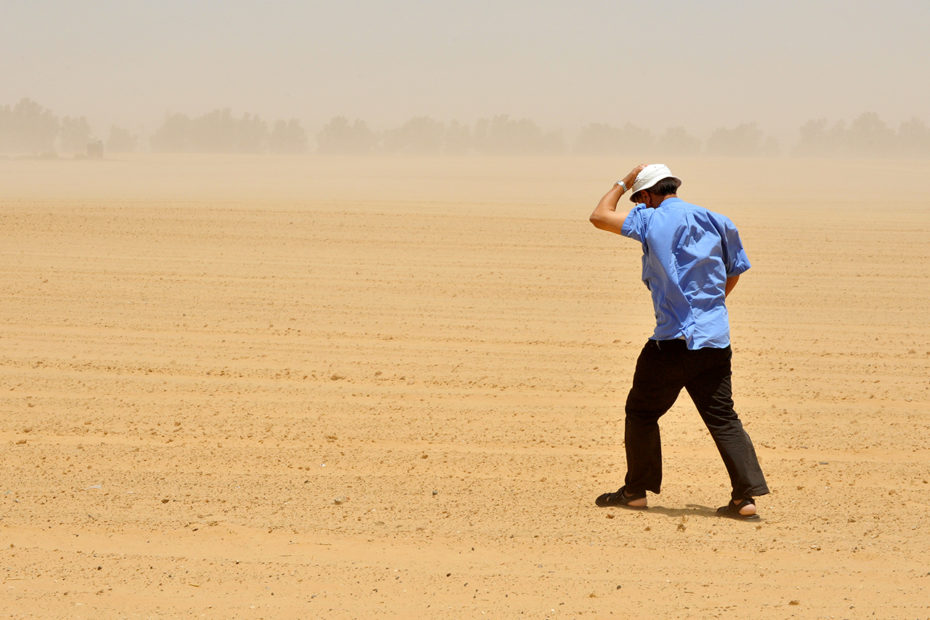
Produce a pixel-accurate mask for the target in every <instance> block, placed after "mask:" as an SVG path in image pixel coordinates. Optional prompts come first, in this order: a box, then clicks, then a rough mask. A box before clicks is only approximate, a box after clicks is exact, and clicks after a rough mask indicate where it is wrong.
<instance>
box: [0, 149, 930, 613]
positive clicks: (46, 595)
mask: <svg viewBox="0 0 930 620" xmlns="http://www.w3.org/2000/svg"><path fill="white" fill-rule="evenodd" d="M635 163H637V162H633V161H629V162H627V161H616V160H610V161H607V160H586V159H569V158H565V159H525V160H520V161H510V160H503V159H501V160H479V159H440V160H437V161H417V160H384V159H375V158H372V159H364V160H354V161H353V160H342V159H314V158H305V159H300V158H296V159H286V158H284V159H271V158H235V157H229V158H197V157H190V158H186V159H182V160H169V159H162V158H156V157H137V158H130V159H124V160H117V159H114V160H110V161H102V162H89V161H20V160H0V252H2V258H3V260H2V264H0V290H2V296H3V297H2V298H3V301H2V303H0V414H2V415H0V444H2V460H0V609H2V610H3V614H4V615H9V616H13V617H74V618H89V617H152V616H206V617H265V618H281V617H294V618H297V617H327V618H343V617H345V618H349V617H356V618H366V617H371V616H391V617H482V616H490V617H514V616H519V615H526V616H529V617H597V618H600V617H609V616H618V617H622V616H627V615H629V614H630V613H636V614H642V615H649V616H654V617H730V616H732V615H733V614H737V615H739V616H746V615H750V616H754V617H762V618H785V617H802V618H821V617H822V618H830V617H832V618H858V617H872V616H875V617H882V618H927V617H930V562H928V561H927V555H928V551H930V536H928V534H927V532H928V529H927V524H926V513H927V509H928V505H930V500H928V491H930V447H928V436H930V415H928V410H930V379H928V377H930V327H928V318H930V312H928V307H930V275H928V269H927V267H928V265H930V244H928V241H927V239H928V234H930V190H927V188H926V183H925V182H924V179H926V178H927V177H928V174H930V163H928V162H885V163H881V162H855V161H850V162H825V161H807V162H794V161H783V160H773V161H767V160H747V161H723V160H708V161H695V160H682V161H668V162H666V163H669V164H670V165H671V166H672V169H673V170H675V171H676V172H678V173H679V174H680V175H681V176H682V177H683V178H684V180H685V185H684V187H683V188H682V191H681V195H682V197H684V198H686V199H689V200H691V201H693V202H697V203H700V204H704V205H706V206H708V207H711V208H714V209H715V210H718V211H722V212H724V213H727V214H728V215H730V216H731V218H732V219H733V220H734V221H735V222H736V223H737V225H738V226H739V227H740V230H741V232H742V236H743V241H744V243H745V245H746V247H747V250H748V253H749V256H750V259H751V260H752V262H753V269H752V270H751V271H750V272H748V273H747V274H746V276H744V277H743V279H742V280H741V281H740V284H739V286H738V288H737V290H736V292H735V293H734V294H733V296H732V298H731V304H730V306H731V317H732V328H733V329H732V332H733V346H734V370H735V375H734V384H735V387H734V389H735V398H736V403H737V409H738V411H739V412H740V413H741V416H742V418H743V421H744V424H745V425H746V428H747V430H748V431H749V433H750V434H751V436H752V437H753V439H754V441H755V444H756V448H757V451H758V453H759V456H760V460H761V461H762V464H763V468H764V470H765V472H766V474H767V477H768V480H769V485H770V487H771V489H772V493H771V494H770V495H768V496H766V497H764V498H761V499H760V500H759V509H760V512H761V514H762V516H763V520H762V521H761V522H760V523H741V522H735V521H730V520H726V519H720V518H718V517H715V516H714V508H715V507H716V506H718V505H720V504H722V503H724V502H725V501H726V499H727V498H728V487H727V484H726V482H727V481H726V476H725V472H724V470H723V466H722V464H721V462H720V459H719V457H718V456H717V454H716V452H715V450H714V447H713V445H712V442H711V440H710V438H709V436H708V435H707V432H706V430H705V429H704V428H703V427H702V425H701V422H700V419H699V417H698V415H697V414H696V412H695V411H694V410H693V406H692V405H691V403H690V402H689V401H688V400H687V398H686V397H682V398H681V399H680V400H679V402H678V403H677V404H676V406H675V407H674V408H673V409H672V411H671V412H670V413H669V414H668V415H667V416H666V418H664V422H663V427H662V428H663V440H664V446H663V449H664V454H665V465H666V476H665V484H664V488H663V493H662V494H661V495H659V496H651V497H650V503H651V508H650V510H649V511H647V512H631V511H625V510H623V509H599V508H596V507H595V506H594V504H593V500H594V498H595V497H596V496H597V495H598V494H599V493H602V492H604V491H608V490H615V489H616V488H617V487H618V486H619V485H620V483H621V479H622V475H623V473H624V457H623V453H622V418H623V412H622V405H623V401H624V398H625V395H626V391H627V389H628V383H629V380H630V377H631V374H632V370H633V363H634V361H635V358H636V356H637V354H638V352H639V349H640V347H641V346H642V344H643V343H644V341H645V339H646V337H647V336H648V335H649V334H650V333H651V322H650V321H651V306H650V302H649V296H648V293H647V291H646V289H645V288H644V287H643V286H642V284H641V282H640V281H639V261H640V258H639V256H640V250H639V247H638V245H637V244H636V243H633V242H631V241H629V240H625V239H622V238H620V237H616V236H613V235H609V234H606V233H603V232H600V231H597V230H595V229H594V228H593V227H591V226H590V224H589V223H588V222H587V216H588V214H589V213H590V211H591V209H592V208H593V206H594V204H595V203H596V201H597V199H598V198H600V196H601V194H602V193H603V192H604V191H606V189H607V188H608V187H609V185H610V183H611V181H612V180H613V179H615V178H619V176H620V175H622V174H623V173H625V172H626V171H627V170H628V169H629V168H630V167H632V165H633V164H635Z"/></svg>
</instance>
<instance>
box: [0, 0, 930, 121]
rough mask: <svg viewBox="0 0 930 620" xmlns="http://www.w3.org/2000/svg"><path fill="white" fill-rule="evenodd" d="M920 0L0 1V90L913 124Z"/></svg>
mask: <svg viewBox="0 0 930 620" xmlns="http://www.w3.org/2000/svg"><path fill="white" fill-rule="evenodd" d="M928 32H930V0H883V1H881V2H877V1H865V2H849V1H848V0H843V1H841V0H808V1H806V2H795V1H792V0H782V1H777V2H776V1H769V2H753V1H751V0H744V1H737V0H702V1H698V0H687V1H686V0H682V1H672V0H664V1H661V0H660V1H655V0H653V1H651V2H635V3H634V2H623V1H619V0H613V1H608V0H566V1H558V2H557V1H553V0H535V1H528V0H527V1H523V0H520V1H508V0H497V1H495V2H487V1H482V0H472V1H468V0H457V1H455V2H451V1H447V0H384V1H377V0H354V1H353V0H343V1H340V0H329V1H327V2H316V1H303V2H298V1H293V2H291V1H288V2H274V1H265V2H259V1H245V0H222V1H198V0H183V1H181V0H146V1H138V0H116V1H114V0H87V1H77V0H61V1H57V2H56V1H50V0H28V1H17V0H0V104H11V103H15V102H16V101H18V100H19V99H20V98H22V97H31V98H33V99H35V100H37V101H38V102H39V103H41V104H42V105H44V106H46V107H48V108H51V109H52V110H53V111H54V112H55V113H56V114H59V115H76V116H80V115H83V116H87V117H88V119H89V120H90V121H91V123H92V125H93V126H94V127H95V128H96V129H98V132H99V131H101V130H103V129H104V128H108V127H109V124H110V123H111V122H115V123H117V124H121V125H125V126H128V127H131V128H143V127H144V128H153V127H154V126H156V125H158V124H159V123H160V122H161V120H162V118H163V117H164V115H165V114H166V113H169V112H183V113H186V114H190V115H196V114H202V113H204V112H207V111H210V110H212V109H215V108H217V107H229V108H231V109H232V111H233V112H234V113H235V114H237V115H238V114H241V113H244V112H248V113H256V114H259V115H261V116H263V117H264V118H265V119H266V120H273V119H276V118H290V117H296V118H299V119H300V120H301V121H303V122H304V123H305V125H306V126H307V128H308V129H314V128H316V127H318V126H319V125H321V124H322V123H324V122H325V121H326V120H327V119H329V118H330V117H332V116H334V115H337V114H345V115H348V116H350V117H359V118H362V119H364V120H366V121H368V122H369V123H370V124H371V125H373V126H374V127H375V128H385V127H390V126H394V125H396V124H399V123H400V122H402V121H404V120H406V119H408V118H410V117H412V116H416V115H431V116H433V117H435V118H437V119H440V120H453V119H457V120H460V121H463V122H466V123H471V122H473V121H474V120H476V119H477V118H480V117H482V116H488V115H493V114H502V113H504V114H510V115H511V116H517V117H528V118H531V119H533V120H535V121H537V122H538V123H540V124H541V125H543V126H544V127H546V128H555V127H565V128H567V129H572V128H576V127H578V126H580V125H582V124H584V123H587V122H608V123H611V124H615V125H622V124H624V123H625V122H627V121H631V122H633V123H636V124H639V125H642V126H646V127H650V128H652V129H655V130H660V129H664V128H666V127H669V126H673V125H683V126H685V127H687V128H689V129H690V130H691V131H692V132H694V133H695V134H698V135H703V134H706V133H707V132H708V131H709V130H710V129H712V128H713V127H716V126H721V125H725V126H732V125H735V124H737V123H741V122H748V121H756V122H758V123H759V124H760V126H762V127H763V129H766V130H767V131H771V132H773V133H779V132H785V131H787V130H792V131H793V130H795V129H796V128H797V127H798V126H799V125H800V124H801V123H803V122H804V121H805V120H808V119H811V118H816V117H827V118H829V119H846V120H851V119H852V118H854V117H855V116H858V115H859V114H860V113H862V112H865V111H874V112H878V113H879V115H880V116H881V117H882V118H883V119H884V120H886V121H887V122H889V123H890V124H892V125H893V126H897V124H898V123H899V122H901V121H903V120H907V119H909V118H911V117H914V116H916V117H918V118H921V119H922V120H924V121H925V122H930V79H928V76H930V36H928Z"/></svg>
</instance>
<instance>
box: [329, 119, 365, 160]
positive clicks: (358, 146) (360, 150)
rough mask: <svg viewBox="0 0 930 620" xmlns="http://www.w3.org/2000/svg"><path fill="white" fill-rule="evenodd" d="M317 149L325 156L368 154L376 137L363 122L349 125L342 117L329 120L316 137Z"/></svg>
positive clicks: (358, 121) (357, 121)
mask: <svg viewBox="0 0 930 620" xmlns="http://www.w3.org/2000/svg"><path fill="white" fill-rule="evenodd" d="M316 140H317V149H318V150H319V152H320V153H323V154H327V155H357V154H364V153H370V152H372V150H374V148H375V146H376V144H377V136H376V135H375V133H374V132H373V131H372V130H370V129H369V128H368V125H366V124H365V123H364V122H363V121H360V120H356V121H355V122H354V123H352V124H351V125H350V124H349V121H348V119H346V117H344V116H337V117H335V118H333V119H331V120H330V121H329V122H328V123H326V125H324V126H323V129H321V130H320V132H319V133H318V134H317V136H316Z"/></svg>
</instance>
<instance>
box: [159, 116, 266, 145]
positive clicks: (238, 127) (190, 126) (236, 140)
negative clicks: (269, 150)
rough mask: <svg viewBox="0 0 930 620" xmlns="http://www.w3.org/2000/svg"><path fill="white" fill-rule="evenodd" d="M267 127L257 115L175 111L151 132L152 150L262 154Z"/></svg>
mask: <svg viewBox="0 0 930 620" xmlns="http://www.w3.org/2000/svg"><path fill="white" fill-rule="evenodd" d="M267 140H268V126H267V125H266V124H265V122H264V121H263V120H262V119H261V118H259V117H258V116H255V115H249V114H245V115H243V116H242V117H241V118H235V117H233V116H232V114H231V113H230V111H229V110H228V109H222V110H213V111H212V112H208V113H207V114H204V115H203V116H199V117H197V118H193V119H192V118H189V117H188V116H186V115H184V114H173V115H170V116H168V117H166V118H165V121H164V122H163V123H162V125H161V127H159V128H158V129H157V130H156V131H155V133H154V134H153V135H152V139H151V143H152V149H153V150H155V151H163V152H175V153H193V152H196V153H261V152H263V151H264V150H265V148H266V145H267Z"/></svg>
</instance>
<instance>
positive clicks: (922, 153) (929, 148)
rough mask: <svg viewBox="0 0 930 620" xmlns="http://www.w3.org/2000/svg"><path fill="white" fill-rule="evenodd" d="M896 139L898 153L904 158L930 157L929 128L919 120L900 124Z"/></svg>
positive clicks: (913, 119) (915, 119) (914, 119)
mask: <svg viewBox="0 0 930 620" xmlns="http://www.w3.org/2000/svg"><path fill="white" fill-rule="evenodd" d="M897 137H898V147H899V149H900V153H901V154H902V155H904V156H905V157H927V156H930V127H927V125H925V124H924V122H923V121H922V120H920V119H919V118H912V119H911V120H909V121H907V122H904V123H901V126H900V127H899V128H898V136H897Z"/></svg>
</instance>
